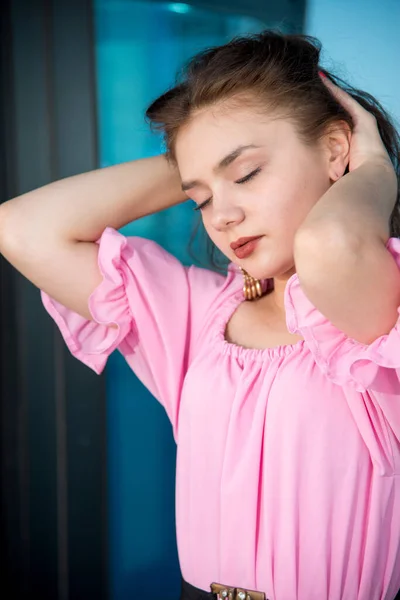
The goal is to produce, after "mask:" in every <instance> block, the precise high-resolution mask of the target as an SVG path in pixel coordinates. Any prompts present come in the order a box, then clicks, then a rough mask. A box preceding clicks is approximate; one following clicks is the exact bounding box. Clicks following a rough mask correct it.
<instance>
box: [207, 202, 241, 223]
mask: <svg viewBox="0 0 400 600" xmlns="http://www.w3.org/2000/svg"><path fill="white" fill-rule="evenodd" d="M212 211H213V214H212V217H211V225H212V226H213V227H214V229H215V230H216V231H226V230H227V229H229V227H232V225H234V226H236V225H238V224H239V223H241V222H242V221H243V220H244V211H243V209H242V208H240V206H237V205H235V204H233V203H231V202H223V203H222V202H217V201H215V200H214V201H213V203H212Z"/></svg>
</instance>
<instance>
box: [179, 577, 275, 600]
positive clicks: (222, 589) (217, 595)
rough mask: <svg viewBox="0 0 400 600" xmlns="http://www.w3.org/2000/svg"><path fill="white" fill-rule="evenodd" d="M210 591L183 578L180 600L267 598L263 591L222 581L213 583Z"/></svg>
mask: <svg viewBox="0 0 400 600" xmlns="http://www.w3.org/2000/svg"><path fill="white" fill-rule="evenodd" d="M210 590H213V591H210V592H206V591H205V590H201V589H200V588H197V587H195V586H194V585H191V584H190V583H188V582H187V581H185V580H184V579H183V578H182V589H181V597H180V599H179V600H267V598H265V594H264V593H263V592H256V591H254V590H246V589H245V588H234V587H230V586H228V585H223V584H221V583H212V584H211V585H210Z"/></svg>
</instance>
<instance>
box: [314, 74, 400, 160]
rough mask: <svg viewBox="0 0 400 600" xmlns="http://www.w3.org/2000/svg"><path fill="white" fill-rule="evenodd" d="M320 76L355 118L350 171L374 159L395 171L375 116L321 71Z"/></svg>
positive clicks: (351, 142)
mask: <svg viewBox="0 0 400 600" xmlns="http://www.w3.org/2000/svg"><path fill="white" fill-rule="evenodd" d="M320 77H321V80H322V81H323V82H324V84H325V85H326V86H327V88H328V89H329V91H330V92H331V93H332V95H333V96H334V97H335V98H336V100H337V101H338V102H339V103H340V104H341V105H342V106H343V107H344V108H345V109H346V110H347V111H348V112H349V113H350V115H351V116H352V118H353V123H354V129H353V132H352V134H351V141H350V156H349V171H354V170H355V169H357V168H358V167H360V166H361V165H362V164H364V163H366V162H371V161H372V162H377V163H381V164H382V163H383V164H386V165H387V166H390V167H391V168H392V169H393V172H394V167H393V165H392V161H391V160H390V157H389V154H388V153H387V150H386V148H385V145H384V144H383V142H382V138H381V136H380V134H379V130H378V125H377V121H376V118H375V116H374V115H373V114H372V113H370V112H369V111H367V110H366V109H365V108H364V107H363V106H361V104H359V103H358V102H357V101H356V100H355V99H354V98H353V97H352V96H350V94H348V93H347V92H345V91H344V90H342V89H341V88H340V87H338V86H337V85H335V84H334V83H333V82H332V81H331V80H330V79H329V78H328V77H326V76H324V75H323V74H322V73H321V72H320Z"/></svg>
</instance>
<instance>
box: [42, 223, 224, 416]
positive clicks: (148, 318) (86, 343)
mask: <svg viewBox="0 0 400 600" xmlns="http://www.w3.org/2000/svg"><path fill="white" fill-rule="evenodd" d="M97 243H98V245H99V251H98V265H99V269H100V272H101V274H102V281H101V283H100V284H99V285H98V287H97V288H96V289H95V290H94V291H93V293H92V294H91V296H90V297H89V300H88V306H89V310H90V313H91V315H92V317H93V320H87V319H86V318H84V317H82V316H81V315H79V314H77V313H75V312H73V311H72V310H70V309H68V308H66V307H65V306H63V305H61V304H60V303H58V302H56V301H55V300H54V299H52V298H51V297H49V296H48V295H47V294H46V293H45V292H43V291H41V298H42V302H43V304H44V307H45V309H46V310H47V312H48V313H49V314H50V316H51V317H52V318H53V319H54V321H55V323H56V324H57V326H58V328H59V330H60V332H61V334H62V336H63V338H64V340H65V343H66V344H67V346H68V348H69V350H70V352H71V353H72V355H73V356H75V357H76V358H77V359H78V360H80V361H81V362H83V363H84V364H85V365H87V366H88V367H90V368H91V369H92V370H93V371H95V373H97V374H100V373H101V372H102V371H103V369H104V367H105V365H106V362H107V359H108V356H109V355H110V354H111V353H112V352H113V351H114V350H116V349H118V350H119V351H120V352H121V353H122V354H123V356H124V357H125V358H126V360H127V362H128V364H129V365H130V367H131V368H132V370H133V371H134V372H135V373H136V375H137V376H138V377H139V378H140V379H141V381H142V382H143V383H144V385H145V386H146V387H147V388H148V389H149V391H150V392H151V393H152V394H153V395H154V396H155V397H156V398H157V399H158V400H159V401H160V402H161V403H162V404H163V405H164V407H165V409H166V411H167V414H168V416H169V418H170V420H171V421H172V424H173V426H174V427H175V426H176V424H177V418H178V417H177V415H178V409H179V399H180V393H181V387H182V384H183V380H184V376H185V373H186V371H187V368H188V364H189V361H190V359H191V356H192V353H193V349H194V346H195V343H196V339H197V337H198V335H199V332H200V330H201V326H202V321H203V318H204V316H205V314H206V312H207V310H208V308H209V307H210V306H212V305H213V304H214V302H215V301H216V299H217V298H218V297H219V295H220V293H221V291H223V290H224V289H225V288H226V285H227V278H226V277H225V276H223V275H220V274H217V273H213V272H211V271H208V270H206V269H200V268H197V267H185V266H183V265H182V264H181V263H180V262H179V261H178V260H177V259H176V258H175V257H174V256H172V255H171V254H169V253H168V252H167V251H166V250H164V249H163V248H162V247H161V246H159V245H158V244H157V243H155V242H153V241H152V240H148V239H143V238H140V237H134V236H132V237H125V236H124V235H122V234H121V233H119V232H118V231H116V230H115V229H113V228H110V227H107V228H106V229H105V230H104V232H103V234H102V236H101V237H100V239H99V240H98V241H97ZM110 324H116V325H117V328H111V327H109V325H110Z"/></svg>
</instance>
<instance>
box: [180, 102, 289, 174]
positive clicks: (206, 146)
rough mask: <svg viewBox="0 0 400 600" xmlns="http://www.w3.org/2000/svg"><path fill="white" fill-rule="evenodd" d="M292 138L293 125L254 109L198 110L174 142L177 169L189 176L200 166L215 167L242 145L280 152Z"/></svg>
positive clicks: (218, 108) (217, 108) (220, 108)
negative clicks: (280, 148) (251, 145)
mask: <svg viewBox="0 0 400 600" xmlns="http://www.w3.org/2000/svg"><path fill="white" fill-rule="evenodd" d="M293 136H295V132H294V128H293V125H292V124H291V123H290V122H289V121H288V120H286V119H282V118H278V117H276V116H269V115H268V114H262V113H261V110H255V109H254V108H253V109H251V108H240V109H239V108H236V109H232V108H231V109H229V108H228V107H226V106H225V107H213V108H207V109H203V110H201V111H198V112H197V113H195V114H194V115H193V116H192V118H191V119H190V121H189V122H188V123H187V124H185V126H183V127H181V129H180V130H179V132H178V134H177V136H176V140H175V155H176V160H177V163H178V168H179V170H180V172H181V174H182V175H183V174H184V175H185V177H186V176H190V175H191V172H194V171H195V170H196V167H197V166H198V167H199V168H200V167H201V168H205V167H206V166H207V167H208V166H210V168H212V167H214V166H215V165H216V164H217V163H218V162H219V161H220V160H221V159H222V158H224V156H226V155H227V154H229V153H230V152H232V150H234V149H235V148H237V147H238V146H240V145H250V144H253V145H255V146H259V147H261V148H271V149H272V148H274V149H277V148H278V147H279V146H281V145H282V144H283V143H285V144H287V143H288V141H290V139H291V138H292V137H293ZM256 151H257V150H253V151H250V152H249V153H251V152H256Z"/></svg>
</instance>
